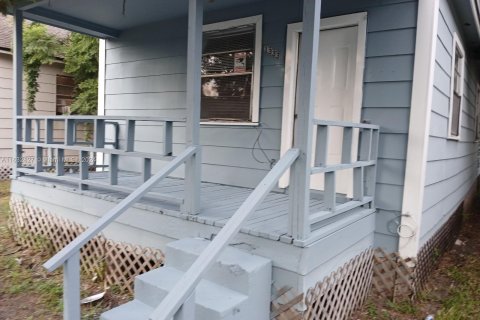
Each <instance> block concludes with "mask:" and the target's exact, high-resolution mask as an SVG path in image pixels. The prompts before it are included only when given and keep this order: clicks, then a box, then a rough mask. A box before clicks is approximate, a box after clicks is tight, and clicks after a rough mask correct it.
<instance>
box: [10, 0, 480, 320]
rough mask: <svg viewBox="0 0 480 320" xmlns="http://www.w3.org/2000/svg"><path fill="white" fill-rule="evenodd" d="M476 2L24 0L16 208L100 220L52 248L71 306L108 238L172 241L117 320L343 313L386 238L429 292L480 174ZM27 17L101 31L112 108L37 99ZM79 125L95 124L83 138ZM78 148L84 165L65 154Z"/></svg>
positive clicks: (68, 314) (73, 315) (360, 293)
mask: <svg viewBox="0 0 480 320" xmlns="http://www.w3.org/2000/svg"><path fill="white" fill-rule="evenodd" d="M479 6H480V4H479V2H478V1H476V0H455V1H454V0H419V1H417V0H335V1H333V0H323V1H322V0H303V1H301V0H293V1H292V0H276V1H274V0H223V1H220V0H212V1H202V0H188V1H187V0H179V1H166V0H160V1H159V0H157V1H153V0H138V1H135V2H126V1H123V3H122V1H114V0H105V1H101V2H98V1H94V0H84V1H82V2H81V3H80V2H78V1H74V0H63V1H37V2H34V3H32V4H24V5H21V6H18V7H15V8H11V13H12V15H13V16H14V18H15V26H16V29H15V39H14V40H15V41H14V48H16V49H18V50H14V51H15V52H16V54H15V55H14V62H15V63H14V72H13V88H14V92H15V93H14V99H13V104H14V110H15V112H14V115H13V130H14V135H15V138H14V141H13V145H14V154H13V158H14V159H16V161H15V162H14V163H13V168H12V170H13V176H12V186H11V192H12V199H11V206H12V212H13V215H14V216H19V217H23V219H24V220H22V221H23V222H22V223H23V224H22V225H28V223H29V221H37V220H36V219H35V215H34V213H35V212H36V211H41V212H42V214H47V215H50V216H51V217H52V219H59V220H61V221H70V222H72V223H75V224H78V225H82V226H84V227H85V230H86V231H84V232H83V233H80V234H79V235H78V237H77V238H75V239H74V240H73V241H72V242H69V243H65V247H64V249H62V250H60V251H59V252H58V253H57V254H56V255H55V256H53V257H52V258H51V259H50V260H49V261H47V262H46V263H45V265H44V266H45V268H46V269H47V270H49V271H53V270H55V269H57V268H60V267H62V266H63V269H64V273H65V277H64V279H65V287H64V288H65V293H64V306H65V308H64V318H65V319H69V320H70V319H73V320H77V319H80V307H79V305H80V304H79V301H80V278H79V266H80V263H82V264H83V263H84V262H83V259H84V256H82V259H80V250H82V248H83V247H84V246H85V245H87V244H88V243H91V242H89V241H90V240H92V239H95V237H97V236H98V235H99V234H101V235H102V237H105V238H106V239H109V241H114V242H117V243H129V244H131V245H134V246H138V247H139V248H147V247H148V248H153V249H156V250H160V251H161V252H163V253H164V254H165V260H164V261H163V262H162V263H163V264H164V266H162V267H160V268H157V269H152V270H150V271H149V272H146V273H143V274H142V275H138V276H136V278H135V280H134V282H135V296H134V299H133V300H132V301H131V302H129V303H127V304H125V305H122V306H119V307H117V308H114V309H112V310H110V311H108V312H106V313H104V314H103V315H102V317H101V319H104V320H123V319H125V320H127V319H164V320H167V319H172V318H173V319H200V320H206V319H208V320H210V319H252V320H253V319H255V320H256V319H258V320H264V319H271V318H276V317H278V316H280V315H281V314H282V312H287V311H288V312H292V313H294V314H296V316H297V317H298V319H300V318H302V319H348V317H349V316H350V315H351V313H352V312H353V311H354V310H355V308H357V307H358V306H360V305H361V304H362V303H363V302H364V301H365V298H366V296H367V294H368V292H369V288H370V287H371V285H372V281H373V283H374V284H376V283H377V282H376V281H377V280H378V279H376V278H375V277H374V278H373V280H372V275H373V273H374V271H373V270H374V266H373V265H374V263H373V261H375V262H378V261H381V260H382V258H384V257H385V256H386V255H393V256H394V257H396V259H397V260H398V261H403V262H402V263H403V264H402V266H405V265H408V268H409V272H411V276H412V279H413V280H412V283H411V284H410V286H409V288H410V289H412V288H413V289H412V290H413V291H415V290H417V287H418V286H421V285H419V284H418V281H419V280H418V277H416V275H418V274H424V273H422V272H423V271H422V270H428V268H429V267H430V266H431V265H432V263H433V261H434V260H435V257H434V254H433V253H432V252H435V248H437V247H442V248H443V247H445V246H448V244H446V243H447V242H449V241H451V239H452V238H454V237H455V226H458V225H459V221H460V220H461V216H462V208H467V209H468V207H469V205H471V203H472V199H473V198H474V197H475V195H476V192H477V177H478V172H479V171H478V165H477V163H478V156H477V153H478V152H477V151H478V145H477V141H478V137H479V134H480V133H479V130H478V127H479V125H478V123H479V121H478V116H479V112H478V109H479V108H478V105H479V103H480V95H479V94H480V86H479V79H478V71H479V68H478V67H479V66H478V59H479V53H478V52H479V51H478V49H479V46H480V16H479V15H480V10H479V9H480V7H479ZM24 18H26V19H30V20H33V21H39V22H42V23H46V24H50V25H53V26H56V27H60V28H65V29H67V30H71V31H76V32H82V33H85V34H89V35H92V36H95V37H98V38H100V39H102V40H101V41H100V57H99V61H100V74H99V102H98V104H99V108H98V110H99V114H98V116H49V115H44V116H42V115H28V114H22V110H23V106H22V104H23V102H22V99H21V92H22V55H21V47H22V33H21V30H22V21H23V19H24ZM85 123H88V124H89V125H90V126H91V127H92V128H93V133H92V135H91V136H90V137H87V138H86V139H82V137H79V135H78V134H77V131H78V129H77V128H78V127H80V125H81V124H85ZM58 125H63V126H65V136H64V137H61V138H58V137H54V136H53V130H54V128H55V127H56V126H58ZM40 129H41V130H40ZM40 132H41V133H40ZM26 150H30V152H33V153H34V154H35V158H36V161H34V165H28V164H26V163H24V159H23V158H22V153H23V152H25V151H26ZM52 150H53V152H54V153H55V159H53V161H49V160H52V159H48V155H49V154H50V153H49V152H52ZM71 150H74V151H75V152H78V154H79V157H80V159H81V161H80V163H79V165H78V167H76V168H66V166H65V165H64V161H63V158H64V155H65V152H67V151H69V152H71ZM52 163H53V164H52ZM29 214H30V216H29ZM65 225H69V224H65ZM65 232H66V231H65ZM375 249H377V250H375ZM131 255H133V253H129V254H126V255H124V256H123V257H124V258H123V259H124V260H125V261H126V260H128V257H131ZM374 257H375V259H374ZM125 261H122V263H124V262H125ZM125 263H126V262H125ZM132 265H133V264H132ZM125 268H127V267H125ZM128 268H130V267H128ZM132 268H133V269H135V267H132ZM129 270H130V269H129ZM376 276H378V275H376ZM133 277H134V276H131V278H132V281H133ZM380 278H381V276H380ZM415 279H417V280H415ZM381 280H382V279H381ZM395 285H397V282H396V281H393V283H392V286H395ZM416 286H417V287H416ZM285 292H289V293H290V295H292V294H293V296H294V297H296V298H292V299H291V300H288V299H287V300H282V299H286V298H285V297H284V294H285ZM295 299H296V300H295ZM335 301H336V302H335ZM331 303H333V305H330V304H331ZM282 305H283V306H285V305H287V308H283V309H282V307H281V306H282ZM278 319H280V318H278Z"/></svg>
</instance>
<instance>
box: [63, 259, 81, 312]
mask: <svg viewBox="0 0 480 320" xmlns="http://www.w3.org/2000/svg"><path fill="white" fill-rule="evenodd" d="M63 319H64V320H80V252H76V253H75V254H74V255H72V256H71V257H70V258H69V259H68V260H67V261H65V264H64V266H63Z"/></svg>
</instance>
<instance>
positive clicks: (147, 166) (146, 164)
mask: <svg viewBox="0 0 480 320" xmlns="http://www.w3.org/2000/svg"><path fill="white" fill-rule="evenodd" d="M142 175H143V181H144V182H145V181H147V180H148V179H150V177H151V176H152V159H150V158H144V159H143V167H142Z"/></svg>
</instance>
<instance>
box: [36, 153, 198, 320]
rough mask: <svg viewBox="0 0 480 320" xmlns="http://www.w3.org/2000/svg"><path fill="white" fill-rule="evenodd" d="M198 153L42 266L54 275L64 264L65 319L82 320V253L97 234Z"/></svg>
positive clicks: (171, 166) (176, 162) (179, 160)
mask: <svg viewBox="0 0 480 320" xmlns="http://www.w3.org/2000/svg"><path fill="white" fill-rule="evenodd" d="M197 152H198V147H188V148H186V149H185V151H183V152H182V153H181V154H179V155H178V156H177V157H175V158H174V159H173V160H172V161H171V162H169V163H168V164H167V165H166V166H164V167H163V168H162V169H161V170H160V171H158V172H157V173H156V174H155V175H153V176H152V177H151V178H150V179H148V180H147V181H146V182H144V183H143V184H142V185H141V186H140V187H138V188H137V189H136V190H135V191H133V192H132V193H131V194H130V195H129V196H128V197H126V198H125V199H123V200H122V201H121V202H120V203H118V204H117V205H116V206H115V207H114V208H112V209H111V210H110V211H108V212H107V213H106V214H105V215H103V216H102V217H101V218H100V219H99V220H97V222H95V223H94V224H93V225H92V226H91V227H89V228H88V229H87V230H86V231H85V232H84V233H82V234H81V235H80V236H78V237H77V238H75V239H74V240H73V241H72V242H70V243H69V244H68V245H67V246H66V247H65V248H63V249H62V250H60V251H59V252H58V253H57V254H55V255H54V256H53V257H52V258H51V259H50V260H48V261H47V262H46V263H45V264H44V265H43V266H44V267H45V268H46V269H47V270H48V271H49V272H52V271H54V270H56V269H57V268H59V267H60V266H62V265H63V269H64V275H63V303H64V311H63V313H64V319H65V320H80V250H81V248H82V247H83V246H84V245H85V244H86V243H87V242H88V241H90V240H91V239H92V238H94V237H95V236H96V235H98V234H99V233H100V232H101V231H102V230H103V229H105V227H107V226H108V225H109V224H110V223H111V222H113V221H114V220H116V219H117V218H118V217H119V216H120V215H122V214H123V213H124V212H125V211H126V210H127V209H128V208H130V207H131V206H132V205H134V204H135V203H136V202H138V201H139V200H140V199H141V198H142V197H143V196H145V195H146V194H147V193H148V192H149V191H150V190H151V189H152V188H153V187H155V185H157V184H158V183H159V182H160V181H161V180H163V179H164V178H165V177H167V176H168V175H170V174H171V173H172V172H173V171H174V170H175V169H177V168H178V167H179V166H180V165H181V164H183V163H185V162H186V161H188V160H189V159H190V158H191V157H193V156H194V155H195V153H197Z"/></svg>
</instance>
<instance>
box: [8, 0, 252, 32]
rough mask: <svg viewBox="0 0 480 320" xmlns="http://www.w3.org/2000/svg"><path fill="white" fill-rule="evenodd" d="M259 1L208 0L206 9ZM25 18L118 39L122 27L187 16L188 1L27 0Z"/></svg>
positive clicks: (22, 8)
mask: <svg viewBox="0 0 480 320" xmlns="http://www.w3.org/2000/svg"><path fill="white" fill-rule="evenodd" d="M257 1H259V0H209V1H205V2H206V3H205V11H206V12H208V11H214V10H220V9H225V8H229V7H235V6H238V5H241V4H246V3H254V2H257ZM17 9H19V10H22V11H23V12H24V17H25V18H27V19H30V20H33V21H38V22H42V23H45V24H49V25H52V26H55V27H59V28H63V29H67V30H70V31H75V32H80V33H84V34H89V35H91V36H95V37H99V38H116V37H118V36H119V35H120V33H121V32H122V31H123V30H127V29H131V28H134V27H136V26H141V25H146V24H149V23H152V22H156V21H162V20H168V19H173V18H177V17H182V16H186V15H187V13H188V0H135V1H126V0H102V1H98V0H37V1H35V0H25V1H24V2H23V3H20V4H19V5H18V6H17Z"/></svg>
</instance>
